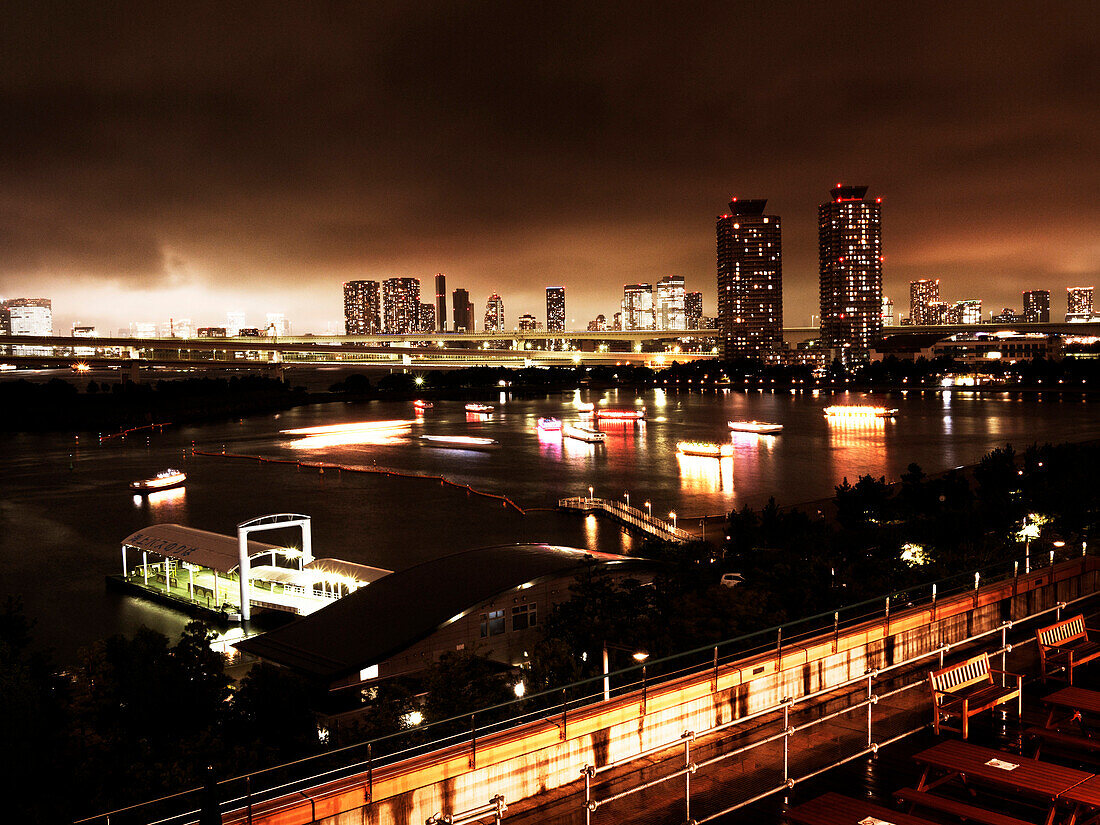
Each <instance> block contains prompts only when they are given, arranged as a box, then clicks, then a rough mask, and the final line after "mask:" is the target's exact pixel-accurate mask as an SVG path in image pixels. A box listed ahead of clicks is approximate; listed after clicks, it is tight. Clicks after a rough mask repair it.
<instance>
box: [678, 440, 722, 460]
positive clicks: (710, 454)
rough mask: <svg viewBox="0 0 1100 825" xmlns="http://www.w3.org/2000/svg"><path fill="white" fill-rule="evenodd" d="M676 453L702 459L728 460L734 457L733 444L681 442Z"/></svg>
mask: <svg viewBox="0 0 1100 825" xmlns="http://www.w3.org/2000/svg"><path fill="white" fill-rule="evenodd" d="M676 451H677V452H679V453H680V454H681V455H694V456H700V457H702V458H728V457H729V456H731V455H733V445H732V444H717V443H715V442H713V441H680V442H678V443H677V444H676Z"/></svg>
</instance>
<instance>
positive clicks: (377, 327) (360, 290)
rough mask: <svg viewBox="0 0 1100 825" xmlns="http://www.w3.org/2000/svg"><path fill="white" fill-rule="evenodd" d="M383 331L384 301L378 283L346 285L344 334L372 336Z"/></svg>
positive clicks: (361, 282)
mask: <svg viewBox="0 0 1100 825" xmlns="http://www.w3.org/2000/svg"><path fill="white" fill-rule="evenodd" d="M381 331H382V299H381V295H380V294H379V291H378V281H348V282H347V283H346V284H344V333H345V334H347V335H372V334H374V333H377V332H381Z"/></svg>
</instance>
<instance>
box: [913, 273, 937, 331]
mask: <svg viewBox="0 0 1100 825" xmlns="http://www.w3.org/2000/svg"><path fill="white" fill-rule="evenodd" d="M939 300H940V282H939V280H938V279H937V280H931V279H924V280H920V281H910V282H909V320H910V321H911V322H912V323H914V324H916V325H918V326H925V325H927V324H935V323H938V322H936V321H933V320H931V319H932V304H933V303H934V302H937V301H939Z"/></svg>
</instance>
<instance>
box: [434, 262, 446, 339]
mask: <svg viewBox="0 0 1100 825" xmlns="http://www.w3.org/2000/svg"><path fill="white" fill-rule="evenodd" d="M435 322H436V325H437V327H438V329H439V331H440V332H446V331H447V276H446V275H444V274H443V273H442V272H440V273H438V274H437V275H436V276H435Z"/></svg>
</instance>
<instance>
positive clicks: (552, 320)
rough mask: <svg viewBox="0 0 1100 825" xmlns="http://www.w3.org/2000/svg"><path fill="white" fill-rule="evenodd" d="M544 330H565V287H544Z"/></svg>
mask: <svg viewBox="0 0 1100 825" xmlns="http://www.w3.org/2000/svg"><path fill="white" fill-rule="evenodd" d="M546 331H547V332H565V287H563V286H548V287H546Z"/></svg>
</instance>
